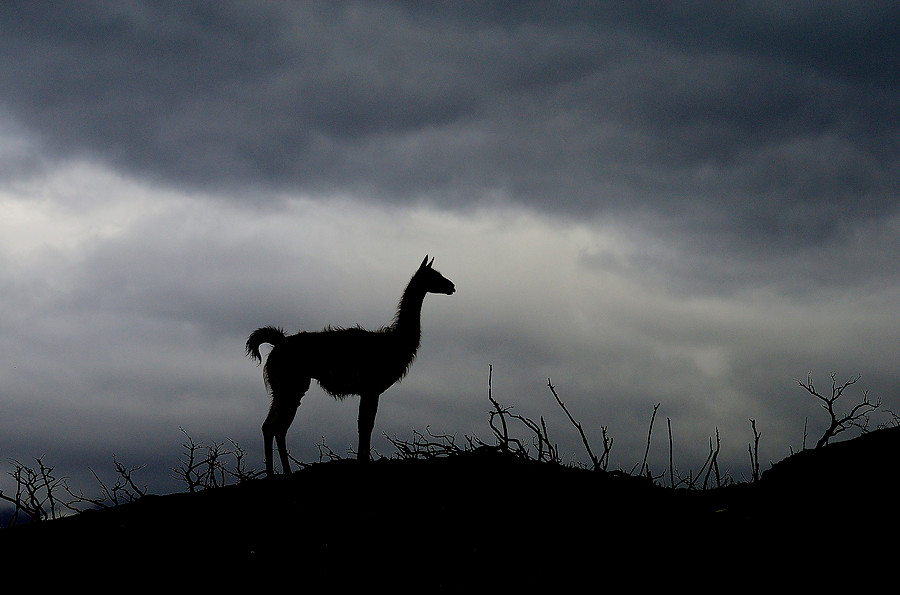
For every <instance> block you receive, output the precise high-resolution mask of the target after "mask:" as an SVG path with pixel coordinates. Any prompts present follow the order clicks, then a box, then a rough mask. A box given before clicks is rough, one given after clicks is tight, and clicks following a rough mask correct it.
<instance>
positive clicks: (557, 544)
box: [0, 428, 900, 592]
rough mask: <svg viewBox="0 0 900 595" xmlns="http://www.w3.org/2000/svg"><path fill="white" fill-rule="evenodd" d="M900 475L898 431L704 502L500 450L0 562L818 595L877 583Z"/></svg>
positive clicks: (11, 568)
mask: <svg viewBox="0 0 900 595" xmlns="http://www.w3.org/2000/svg"><path fill="white" fill-rule="evenodd" d="M898 471H900V428H891V429H888V430H879V431H877V432H872V433H870V434H867V435H864V436H862V437H860V438H857V439H854V440H850V441H846V442H841V443H837V444H833V445H831V446H828V447H826V448H825V449H821V450H819V451H804V452H801V453H798V454H797V455H794V456H792V457H789V458H788V459H785V460H784V461H782V462H780V463H778V464H776V465H774V466H773V467H772V469H770V470H769V471H767V472H766V473H765V474H764V475H763V478H762V480H761V481H760V482H759V483H758V484H755V485H751V484H740V485H735V486H731V487H728V488H724V489H718V490H708V491H688V490H675V491H673V490H670V489H665V488H661V487H659V486H656V485H653V484H652V483H650V482H649V481H647V480H644V479H641V478H635V477H630V476H626V475H621V474H616V473H600V472H591V471H587V470H582V469H573V468H568V467H559V466H555V465H550V464H546V463H535V462H528V461H521V460H517V459H513V458H510V457H508V456H503V455H502V454H500V453H498V452H495V451H482V452H471V453H466V454H463V455H459V456H454V457H449V458H442V459H428V460H381V461H377V462H374V463H371V464H369V465H365V466H363V465H359V464H357V463H356V462H355V461H336V462H331V463H322V464H318V465H313V466H311V467H309V468H307V469H304V470H303V471H299V472H296V473H294V474H293V475H292V476H290V477H280V478H277V479H274V480H264V479H260V480H256V481H252V482H249V483H245V484H241V485H236V486H230V487H226V488H220V489H215V490H208V491H205V492H200V493H196V494H187V493H185V494H173V495H167V496H147V497H145V498H143V499H141V500H140V501H138V502H136V503H133V504H127V505H122V506H118V507H115V508H110V509H104V510H99V511H88V512H84V513H81V514H79V515H76V516H73V517H68V518H64V519H60V520H56V521H50V522H43V523H38V524H33V525H27V526H22V527H16V528H12V529H3V530H0V555H2V561H3V568H4V569H6V571H7V576H8V577H16V576H19V577H29V578H30V582H29V583H28V584H29V585H31V586H32V587H38V586H41V585H48V584H54V585H67V586H72V587H76V586H89V587H90V586H93V587H95V588H96V589H97V590H107V589H116V590H118V589H122V588H124V589H127V590H129V591H130V590H134V589H135V588H137V587H141V589H139V590H141V591H143V590H144V589H143V588H149V589H154V588H156V587H161V588H165V589H166V591H177V592H185V591H186V590H193V589H195V588H198V587H209V588H218V587H221V586H223V585H224V586H230V587H233V588H234V589H244V588H247V587H249V586H250V585H254V586H255V587H259V588H262V587H269V586H272V587H275V586H278V588H279V589H282V590H283V589H290V590H295V591H306V590H307V589H309V590H316V591H318V590H321V589H322V588H328V589H329V590H333V591H336V592H343V590H344V588H353V587H360V586H362V587H364V586H367V585H373V586H374V585H378V586H384V587H388V588H396V589H399V590H401V592H409V591H411V590H413V589H415V590H417V591H424V592H429V591H440V590H452V591H454V592H456V591H459V590H460V589H464V590H467V591H468V590H473V589H481V588H487V589H497V590H498V591H499V592H507V589H512V588H519V587H526V588H528V589H526V590H525V591H520V592H535V591H537V590H544V589H547V590H549V591H551V592H557V591H556V589H558V588H565V587H571V586H578V587H579V588H583V587H585V586H590V589H589V590H590V591H592V592H599V591H602V590H614V591H620V590H623V589H622V588H621V581H623V580H627V581H628V583H629V584H630V585H631V587H639V586H640V587H646V588H648V589H650V588H652V589H653V590H656V588H662V589H665V590H668V589H670V588H676V587H684V586H688V585H694V586H697V585H709V584H710V582H713V584H715V583H714V581H718V580H724V581H728V583H727V584H728V585H730V586H732V587H734V586H741V585H742V584H744V583H745V582H746V583H747V585H748V586H749V585H750V584H753V585H755V586H756V587H760V588H761V585H764V584H765V583H766V582H767V579H769V578H771V577H774V576H778V577H780V578H779V581H783V580H785V578H784V577H785V576H792V577H794V578H795V579H797V580H800V581H802V582H803V583H806V584H809V580H811V579H814V578H816V577H818V578H822V577H824V576H826V575H828V573H831V572H832V571H833V568H831V567H830V565H829V564H830V562H829V561H830V560H832V559H835V558H839V559H840V560H849V559H857V560H859V556H860V553H859V551H857V550H853V551H850V550H848V549H847V548H848V547H855V546H848V545H847V544H848V542H850V543H853V542H859V541H860V540H864V541H865V543H867V550H866V552H868V553H866V554H863V556H868V555H871V556H872V561H873V565H872V567H873V568H875V567H876V563H875V560H876V559H883V558H885V557H887V558H893V557H895V555H896V546H895V545H894V538H893V533H894V525H895V523H896V520H895V518H896V504H897V496H898V488H897V485H896V483H897V482H896V479H897V477H898ZM879 535H882V536H887V535H890V537H889V540H888V541H881V540H877V539H872V537H874V536H879ZM879 544H880V545H879ZM873 548H874V549H873ZM879 548H880V549H879ZM783 572H787V573H788V574H786V575H783V574H782V573H783ZM807 579H809V580H807ZM123 581H124V582H123ZM7 584H8V585H12V584H14V581H13V582H11V583H7ZM797 584H799V583H797ZM616 585H619V586H620V587H618V588H617V587H616ZM722 586H724V585H722ZM551 587H552V588H551ZM255 590H256V589H255V588H254V591H255ZM629 590H630V589H629ZM639 590H641V591H643V590H644V588H641V589H639ZM679 590H680V589H679Z"/></svg>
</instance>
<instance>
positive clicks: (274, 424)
mask: <svg viewBox="0 0 900 595" xmlns="http://www.w3.org/2000/svg"><path fill="white" fill-rule="evenodd" d="M304 384H305V388H304ZM301 388H302V390H300V389H301ZM308 388H309V379H307V380H306V381H305V383H303V384H301V385H300V386H298V387H294V388H293V389H292V390H291V391H290V392H289V393H287V394H285V393H284V392H283V391H281V390H273V391H272V405H271V407H269V414H268V415H267V416H266V420H265V421H264V422H263V425H262V432H263V443H264V447H265V453H266V475H268V476H269V477H272V476H273V475H275V468H274V463H273V460H272V459H273V456H272V442H273V441H274V442H275V445H276V446H277V447H278V456H279V458H280V459H281V472H282V473H290V472H291V466H290V461H289V459H288V454H287V444H286V440H285V439H286V436H287V431H288V428H289V427H291V423H292V422H293V421H294V417H295V416H296V415H297V408H298V407H299V406H300V399H301V398H302V397H303V395H304V394H305V393H306V389H308Z"/></svg>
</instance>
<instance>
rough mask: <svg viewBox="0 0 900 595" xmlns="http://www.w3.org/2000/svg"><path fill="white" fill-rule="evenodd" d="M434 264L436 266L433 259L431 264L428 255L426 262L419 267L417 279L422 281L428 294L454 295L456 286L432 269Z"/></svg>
mask: <svg viewBox="0 0 900 595" xmlns="http://www.w3.org/2000/svg"><path fill="white" fill-rule="evenodd" d="M432 264H434V258H432V259H431V262H429V261H428V256H427V255H426V256H425V260H423V261H422V264H421V265H419V270H418V271H416V274H415V276H416V278H417V279H418V280H419V281H421V283H422V286H423V287H424V288H425V291H426V292H428V293H443V294H446V295H453V292H455V291H456V286H455V285H453V282H452V281H451V280H450V279H447V278H446V277H444V276H443V275H442V274H440V273H439V272H437V271H436V270H434V269H433V268H432V267H431V265H432Z"/></svg>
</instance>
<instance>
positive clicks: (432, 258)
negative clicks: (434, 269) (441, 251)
mask: <svg viewBox="0 0 900 595" xmlns="http://www.w3.org/2000/svg"><path fill="white" fill-rule="evenodd" d="M433 264H434V256H432V257H431V262H429V263H428V268H429V269H430V268H431V265H433Z"/></svg>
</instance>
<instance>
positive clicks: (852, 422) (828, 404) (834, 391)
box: [796, 374, 881, 448]
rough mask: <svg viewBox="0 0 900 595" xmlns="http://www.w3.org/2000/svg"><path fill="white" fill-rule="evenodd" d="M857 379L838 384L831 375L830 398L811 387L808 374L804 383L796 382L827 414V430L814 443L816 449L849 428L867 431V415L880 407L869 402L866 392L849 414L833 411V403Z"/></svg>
mask: <svg viewBox="0 0 900 595" xmlns="http://www.w3.org/2000/svg"><path fill="white" fill-rule="evenodd" d="M859 378H860V377H859V376H851V377H850V378H849V379H848V380H847V381H846V382H844V383H843V384H839V383H838V381H837V380H836V378H835V375H834V374H832V375H831V395H830V396H824V395H822V394H821V393H819V391H818V390H817V389H816V387H815V386H814V385H813V381H812V376H811V375H809V374H807V376H806V382H805V383H804V382H803V381H801V380H797V381H796V382H797V384H799V385H800V386H802V387H803V388H804V389H805V390H806V392H808V393H809V394H811V395H812V396H814V397H815V398H816V399H818V400H819V401H821V405H822V408H823V409H825V411H827V412H828V416H829V418H830V423H829V425H828V429H826V430H825V433H824V434H822V437H821V438H819V441H818V442H816V448H821V447H823V446H825V445H826V444H828V441H829V440H831V439H832V438H834V437H835V436H836V435H838V434H840V433H841V432H844V431H846V430H848V429H850V428H853V427H856V428H859V429H860V430H862V431H863V432H865V431H866V430H867V426H868V422H869V413H871V412H872V411H874V410H876V409H878V408H879V407H880V406H881V403H880V402H877V401H876V402H874V403H873V402H871V401H869V393H868V391H865V392H863V397H862V401H861V402H859V403H857V404H856V405H854V406H853V407H851V408H850V411H849V412H847V413H845V414H843V415H839V414H838V413H837V412H836V411H835V403H836V402H837V400H838V399H840V398H841V397H842V396H843V395H844V392H845V391H846V390H847V389H848V388H849V387H850V386H852V385H854V384H856V383H857V382H858V381H859Z"/></svg>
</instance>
